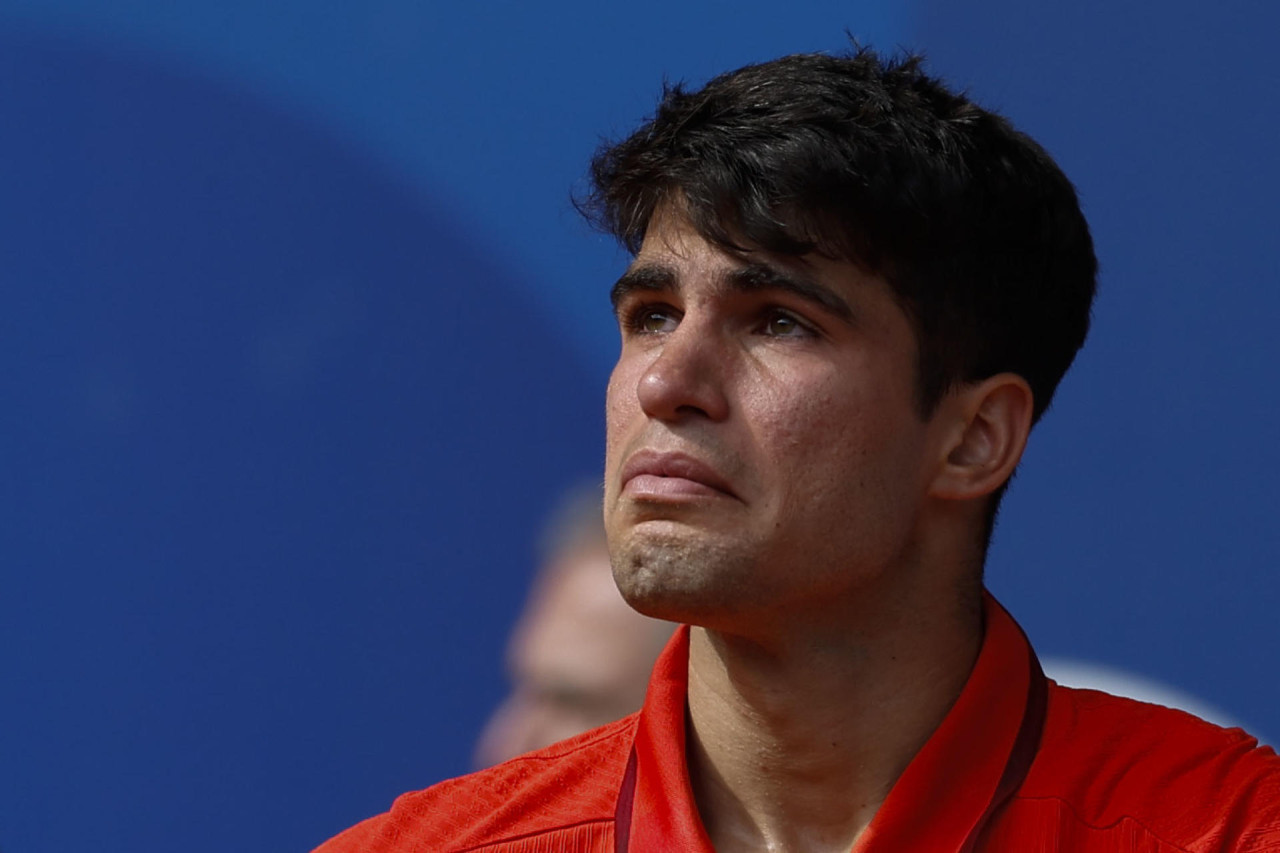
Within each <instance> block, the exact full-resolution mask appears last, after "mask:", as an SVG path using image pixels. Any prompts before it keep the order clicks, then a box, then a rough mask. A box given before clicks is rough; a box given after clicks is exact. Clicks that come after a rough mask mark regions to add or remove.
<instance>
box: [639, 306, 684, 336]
mask: <svg viewBox="0 0 1280 853" xmlns="http://www.w3.org/2000/svg"><path fill="white" fill-rule="evenodd" d="M675 325H676V321H675V318H674V317H672V316H671V314H670V313H669V312H666V311H655V310H649V311H644V312H642V313H641V314H640V316H639V317H637V318H636V328H638V329H639V330H640V331H642V332H645V333H648V334H655V333H658V332H669V331H671V330H672V329H674V328H675Z"/></svg>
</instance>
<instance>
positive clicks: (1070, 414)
mask: <svg viewBox="0 0 1280 853" xmlns="http://www.w3.org/2000/svg"><path fill="white" fill-rule="evenodd" d="M442 5H443V4H421V3H411V2H409V0H380V2H372V3H371V2H356V0H326V2H323V3H320V4H316V3H314V2H312V3H304V2H302V0H279V2H275V3H272V4H269V6H264V5H263V4H261V3H257V2H250V0H226V2H222V3H218V4H213V3H204V2H201V3H195V2H186V3H178V4H173V3H166V2H161V0H137V2H132V3H119V4H98V3H92V2H89V0H0V224H2V225H3V227H0V284H2V286H3V295H4V297H5V298H4V303H3V304H4V310H3V311H2V312H0V348H2V349H0V351H2V352H3V354H4V360H3V363H4V364H5V365H6V368H7V369H6V370H4V371H3V372H0V424H2V425H3V426H2V430H3V432H2V433H0V439H2V449H0V460H3V464H4V476H3V477H2V478H0V500H2V501H3V503H0V518H2V519H3V520H2V521H0V557H2V558H3V560H4V568H3V573H2V574H0V685H2V687H0V689H2V690H3V694H0V695H2V696H3V703H2V704H0V767H3V768H4V772H3V773H0V850H3V851H5V853H27V851H30V853H44V852H45V851H61V850H68V849H92V850H120V851H130V853H132V852H133V851H152V850H154V851H168V850H176V849H182V850H193V851H199V850H210V851H213V850H225V849H236V850H263V851H268V850H270V851H275V850H287V849H295V850H296V849H307V848H309V847H310V846H311V845H313V844H315V843H317V842H319V841H320V840H322V839H323V838H324V837H326V836H327V835H329V834H331V833H332V832H334V831H336V830H338V829H340V828H341V827H343V826H345V825H347V824H349V823H351V822H353V821H355V820H357V819H359V818H361V817H364V816H367V815H369V814H372V813H373V812H376V811H379V810H381V809H383V808H385V807H386V805H387V804H388V803H389V801H390V799H391V798H392V797H393V796H394V795H395V794H397V793H399V792H401V791H403V790H405V789H408V788H414V787H421V786H423V785H426V784H428V783H430V782H432V781H435V780H437V779H439V778H442V777H444V776H446V775H451V774H455V773H458V772H461V771H462V770H464V769H466V762H467V756H468V754H469V751H470V745H471V741H472V739H473V738H474V736H475V734H476V732H477V731H478V729H479V726H480V724H481V722H482V721H483V717H484V714H485V713H486V712H487V710H488V708H489V707H490V705H491V703H492V702H493V701H494V699H495V698H496V697H497V695H498V693H499V691H500V689H501V666H500V650H501V647H502V643H503V640H504V635H505V632H506V630H507V626H508V624H509V621H510V619H511V617H512V616H513V614H514V612H515V610H516V608H517V606H518V603H519V600H520V598H521V596H522V594H523V589H524V584H525V583H526V579H527V576H528V572H529V568H530V565H531V542H532V538H533V533H534V530H535V529H536V527H537V524H538V521H539V519H540V516H541V513H542V511H543V509H544V506H545V503H546V501H547V499H548V496H549V495H553V494H554V493H555V492H556V491H557V490H558V489H560V488H562V487H563V486H564V485H566V484H569V483H572V482H575V481H577V480H578V479H580V478H582V477H584V476H587V477H590V476H595V475H597V472H598V468H599V460H600V457H601V447H602V441H601V430H602V420H603V419H602V417H601V414H600V408H601V406H600V402H601V392H602V388H603V382H604V377H605V375H606V373H607V371H608V368H609V365H610V362H611V359H612V355H613V348H614V334H615V333H614V331H613V328H612V325H611V321H610V318H609V315H608V311H607V304H606V300H605V298H604V291H605V287H606V285H607V283H608V282H610V281H612V279H613V277H615V276H616V274H617V272H618V270H619V268H620V265H621V263H622V259H621V258H620V256H619V255H618V254H617V253H616V251H615V250H614V249H613V248H612V247H611V246H610V245H609V244H608V242H607V241H606V240H604V239H603V238H600V237H598V236H597V235H593V234H591V233H589V232H588V231H587V230H586V229H585V228H584V227H583V226H582V225H580V224H579V223H578V222H577V220H576V219H575V218H574V214H573V213H572V210H571V209H570V205H569V204H568V196H569V191H570V189H571V187H572V186H573V185H574V183H575V181H577V180H578V179H579V177H580V175H581V173H582V171H583V165H584V163H585V160H586V158H587V157H588V156H589V154H590V151H591V149H592V148H593V147H594V145H595V144H596V141H597V139H598V137H599V136H600V135H601V134H611V133H615V132H619V131H622V130H625V129H626V128H627V127H629V126H630V125H632V124H633V123H634V122H635V121H636V120H637V119H638V118H639V117H640V116H642V115H643V114H644V113H645V112H647V110H648V109H649V108H650V107H651V105H652V103H653V97H654V94H655V92H656V90H657V87H658V84H659V82H660V80H661V79H662V77H663V76H664V75H668V76H671V77H676V78H691V79H694V80H697V79H701V78H704V77H705V76H707V75H708V74H710V73H712V72H714V71H718V70H722V69H724V68H727V67H732V66H735V65H739V64H742V63H744V62H747V61H750V60H753V59H760V58H766V57H770V56H774V55H777V54H780V53H785V52H790V51H795V50H807V49H838V48H839V47H840V46H841V44H842V41H843V35H842V31H843V29H844V28H845V27H848V28H850V29H851V30H852V31H853V32H855V33H856V34H858V35H859V36H861V37H863V38H864V39H866V40H868V41H871V42H873V43H876V44H878V45H882V46H887V45H893V44H895V43H908V44H913V45H918V46H921V47H923V48H925V49H926V50H927V52H928V53H929V54H930V55H931V57H932V58H933V65H934V67H935V68H936V69H937V70H939V71H940V72H942V73H944V74H945V75H946V76H948V77H950V78H951V79H953V80H955V81H957V82H960V83H962V84H966V85H971V87H972V89H973V91H974V92H975V94H977V95H978V96H979V97H980V99H981V100H984V101H985V102H987V103H989V104H991V105H993V106H996V107H999V108H1003V109H1004V110H1006V111H1007V112H1008V113H1009V114H1010V115H1012V116H1013V117H1014V118H1015V120H1016V121H1017V122H1018V123H1019V124H1020V125H1021V126H1023V127H1024V128H1025V129H1027V130H1028V131H1030V132H1031V133H1033V134H1034V135H1036V136H1037V137H1038V138H1040V139H1041V140H1042V141H1043V142H1044V143H1045V144H1046V145H1047V146H1048V147H1049V149H1050V150H1051V151H1052V152H1053V153H1055V155H1057V156H1058V158H1059V159H1060V161H1061V162H1062V163H1063V165H1064V166H1065V167H1066V169H1067V170H1068V172H1069V173H1070V174H1071V175H1072V176H1073V177H1074V178H1075V180H1076V182H1077V184H1078V185H1079V187H1080V190H1081V193H1082V196H1083V199H1084V202H1085V205H1086V208H1087V212H1088V213H1089V215H1090V218H1091V221H1092V222H1093V224H1094V228H1095V232H1096V236H1097V241H1098V247H1099V252H1100V255H1101V258H1102V264H1103V282H1102V284H1103V292H1102V297H1101V300H1100V302H1099V305H1098V310H1097V317H1096V331H1095V335H1094V337H1093V339H1092V341H1091V343H1090V344H1089V346H1088V347H1087V348H1086V351H1085V353H1084V354H1083V356H1082V358H1081V360H1080V363H1079V364H1078V366H1077V369H1076V371H1075V372H1074V373H1073V374H1072V375H1071V376H1070V377H1069V378H1068V380H1067V382H1066V383H1065V385H1064V387H1063V389H1062V392H1061V397H1060V399H1059V401H1058V403H1057V404H1056V406H1055V410H1054V411H1053V412H1051V414H1050V415H1049V417H1048V418H1047V419H1046V421H1045V423H1044V424H1043V426H1042V427H1041V429H1040V430H1039V434H1038V435H1037V436H1036V437H1035V439H1034V441H1033V446H1032V449H1031V452H1030V453H1029V455H1028V458H1027V463H1026V465H1025V469H1024V471H1023V472H1022V474H1021V475H1020V477H1019V480H1018V482H1017V484H1016V485H1015V488H1014V490H1013V493H1012V495H1011V496H1010V499H1009V501H1008V502H1007V509H1006V511H1005V514H1004V520H1003V522H1002V525H1001V528H1000V531H999V533H998V537H997V545H996V548H995V551H994V553H993V556H992V567H991V582H992V585H993V587H994V588H995V590H996V592H997V594H999V595H1000V596H1001V597H1002V598H1003V599H1004V600H1005V601H1006V603H1007V604H1008V605H1009V606H1010V607H1011V608H1012V609H1013V610H1014V612H1015V613H1016V614H1017V615H1018V616H1019V617H1020V618H1021V620H1022V621H1023V623H1024V625H1025V627H1026V628H1027V629H1028V631H1029V632H1030V633H1031V635H1032V637H1033V638H1034V639H1035V640H1036V641H1037V642H1038V644H1039V645H1040V647H1041V649H1042V650H1043V651H1045V652H1047V653H1050V654H1057V655H1067V656H1074V657H1081V658H1087V659H1091V660H1096V661H1100V662H1105V663H1109V664H1112V665H1117V666H1122V667H1126V668H1129V669H1131V670H1136V671H1140V672H1143V673H1146V674H1148V675H1150V676H1153V677H1156V678H1158V679H1161V680H1163V681H1166V682H1168V683H1170V684H1173V685H1175V686H1177V687H1179V688H1182V689H1183V690H1187V691H1190V692H1192V693H1195V694H1198V695H1199V696H1201V697H1204V698H1206V699H1208V700H1209V701H1211V702H1212V703H1214V704H1216V705H1219V706H1221V707H1223V708H1224V709H1226V710H1227V711H1228V712H1229V713H1231V714H1232V715H1234V716H1235V717H1237V718H1239V719H1241V720H1244V721H1246V722H1248V723H1250V724H1252V725H1253V726H1255V727H1257V728H1260V729H1261V730H1263V731H1265V732H1277V731H1280V715H1277V712H1276V710H1275V709H1276V708H1277V707H1280V687H1278V686H1277V684H1276V681H1275V679H1274V678H1273V677H1272V674H1274V673H1275V672H1277V671H1280V648H1278V644H1277V632H1276V627H1275V619H1274V617H1273V615H1272V614H1273V613H1275V612H1276V610H1277V607H1278V606H1280V580H1278V579H1277V576H1276V566H1277V565H1280V533H1277V529H1276V525H1275V524H1274V523H1273V522H1272V520H1271V516H1272V514H1273V513H1274V511H1275V509H1276V507H1277V506H1280V500H1278V498H1280V486H1278V485H1277V481H1276V478H1275V476H1274V474H1273V472H1274V471H1275V470H1276V469H1277V467H1278V466H1277V462H1280V460H1278V459H1277V450H1276V447H1275V443H1274V439H1273V434H1274V432H1275V430H1274V426H1273V424H1274V422H1275V421H1276V417H1277V413H1278V412H1280V390H1278V388H1277V383H1276V382H1275V381H1274V379H1273V378H1272V375H1271V374H1272V372H1273V369H1274V365H1275V364H1276V362H1277V356H1280V344H1278V343H1277V342H1276V338H1275V336H1274V334H1272V327H1273V326H1274V324H1275V321H1276V319H1277V315H1278V314H1280V310H1278V309H1280V297H1277V295H1276V294H1277V289H1276V281H1277V277H1278V275H1277V273H1278V272H1280V271H1278V270H1277V264H1276V261H1275V255H1274V253H1273V251H1272V249H1271V246H1270V245H1269V242H1268V236H1269V234H1270V232H1271V231H1272V230H1274V223H1275V220H1276V198H1277V192H1278V191H1280V175H1278V173H1277V167H1276V165H1275V162H1274V160H1273V159H1272V155H1271V154H1270V151H1269V145H1270V141H1271V140H1272V139H1273V138H1275V135H1276V130H1277V124H1278V123H1280V122H1278V120H1277V117H1276V116H1277V107H1278V106H1280V105H1278V104H1277V103H1276V96H1275V95H1274V92H1276V91H1277V90H1278V87H1277V85H1276V84H1277V83H1280V80H1277V72H1276V70H1275V66H1274V65H1273V64H1271V63H1270V62H1269V61H1268V59H1267V57H1268V56H1269V53H1270V51H1271V50H1272V48H1273V42H1274V38H1273V34H1274V33H1275V32H1278V31H1280V29H1277V25H1280V11H1272V9H1271V7H1263V6H1262V5H1261V4H1256V5H1252V6H1245V5H1243V4H1237V5H1236V6H1234V7H1233V6H1232V5H1231V4H1227V5H1222V4H1217V5H1213V6H1212V7H1210V6H1208V5H1203V6H1202V5H1201V4H1197V3H1189V2H1177V3H1164V4H1155V3H1137V4H1127V5H1125V6H1124V8H1123V9H1120V8H1113V4H1103V3H1100V2H1094V0H1086V2H1081V3H1077V4H1074V5H1073V6H1072V8H1071V10H1069V11H1056V12H1053V11H1049V10H1047V9H1040V8H1038V7H1031V6H1029V5H1028V4H1015V3H1012V2H995V0H983V1H982V2H972V3H966V4H948V3H941V2H933V0H918V2H915V3H907V4H903V3H892V4H891V3H887V2H873V1H872V0H868V1H867V2H861V3H852V4H851V3H836V2H810V3H801V4H799V5H798V6H797V5H796V4H791V5H790V6H788V7H787V14H785V15H784V14H783V13H782V12H781V11H779V8H778V7H776V5H774V4H766V3H763V2H738V3H733V4H728V3H724V2H706V3H702V4H698V5H694V6H692V7H691V6H690V5H688V4H677V3H675V2H662V3H657V4H653V5H650V6H649V7H646V9H644V10H643V11H641V10H637V9H634V8H632V9H630V10H623V9H621V8H619V9H617V10H614V9H611V8H606V7H601V6H600V5H599V4H586V3H581V4H579V3H562V4H557V5H556V6H555V7H554V8H550V9H548V8H544V7H542V6H539V5H538V4H520V3H515V2H507V3H495V2H488V3H484V2H479V3H475V4H466V7H465V8H462V5H463V4H450V5H456V6H458V7H459V8H456V9H446V8H441V6H442Z"/></svg>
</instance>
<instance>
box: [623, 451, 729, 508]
mask: <svg viewBox="0 0 1280 853" xmlns="http://www.w3.org/2000/svg"><path fill="white" fill-rule="evenodd" d="M643 474H651V475H653V476H655V477H680V478H682V479H685V480H692V481H694V482H695V483H701V484H703V485H704V486H710V487H711V488H713V489H715V490H716V491H719V492H724V493H725V494H726V495H730V496H733V497H736V495H734V494H733V489H731V488H730V487H729V483H728V481H727V480H725V478H724V477H721V476H720V475H719V474H718V473H717V472H716V470H715V469H714V468H712V467H711V466H710V465H708V464H707V463H705V462H703V461H702V460H700V459H695V458H694V457H692V456H689V455H688V454H685V453H664V452H661V451H657V450H637V451H636V452H635V453H633V454H631V456H630V458H628V459H627V464H625V465H623V466H622V485H623V486H625V485H626V484H627V483H628V482H629V481H630V480H631V479H632V478H633V477H639V476H641V475H643Z"/></svg>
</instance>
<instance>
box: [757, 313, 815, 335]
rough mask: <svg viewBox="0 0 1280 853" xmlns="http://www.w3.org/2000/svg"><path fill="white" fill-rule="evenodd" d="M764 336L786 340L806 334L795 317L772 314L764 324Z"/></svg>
mask: <svg viewBox="0 0 1280 853" xmlns="http://www.w3.org/2000/svg"><path fill="white" fill-rule="evenodd" d="M764 330H765V334H768V335H773V336H775V337H780V338H786V337H792V336H795V335H803V334H805V333H806V329H805V328H804V326H802V325H800V322H799V321H798V320H796V318H795V317H791V316H789V315H787V314H774V315H773V316H772V317H770V318H769V319H768V321H767V322H766V323H765V327H764Z"/></svg>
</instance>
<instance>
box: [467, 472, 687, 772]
mask: <svg viewBox="0 0 1280 853" xmlns="http://www.w3.org/2000/svg"><path fill="white" fill-rule="evenodd" d="M600 502H601V491H600V487H599V486H598V485H587V486H581V487H578V488H576V489H573V490H571V491H569V492H568V493H566V494H565V496H564V497H562V498H561V500H560V504H559V506H558V508H557V509H556V510H555V511H554V512H553V513H552V516H551V518H550V520H549V522H548V524H547V525H546V528H545V529H544V531H543V535H542V539H541V542H540V543H539V558H540V559H539V568H538V571H537V574H536V575H535V577H534V579H533V582H532V584H531V585H530V589H529V595H528V598H527V599H526V600H525V604H524V608H523V610H522V611H521V613H520V616H519V618H518V619H517V620H516V624H515V627H514V628H513V629H512V632H511V638H510V640H509V641H508V644H507V670H508V674H509V679H510V681H511V690H510V692H509V693H508V694H507V696H506V698H505V699H503V701H502V703H501V704H500V705H499V706H498V707H497V709H496V710H495V711H494V712H493V715H492V716H491V717H490V718H489V722H488V723H487V724H486V725H485V728H484V731H483V732H482V733H481V735H480V739H479V741H478V742H477V744H476V749H475V754H474V756H473V762H474V764H475V766H476V767H477V768H482V767H489V766H491V765H494V764H499V763H501V762H503V761H506V760H507V759H509V758H514V757H516V756H517V755H521V754H523V753H525V752H530V751H532V750H535V749H540V748H542V747H544V746H549V745H550V744H552V743H555V742H556V741H559V740H563V739H565V738H568V737H572V736H573V735H576V734H579V733H581V732H584V731H587V730H588V729H592V728H595V727H596V726H600V725H604V724H605V723H608V722H612V721H613V720H616V719H618V718H620V717H625V716H626V715H627V714H630V713H632V712H633V711H638V710H639V709H640V705H641V704H642V703H643V701H644V692H645V686H646V685H647V683H648V679H649V672H650V670H651V669H652V668H653V663H654V661H655V660H656V659H657V657H658V653H659V652H661V651H662V647H663V645H664V644H665V643H666V641H667V639H668V638H669V637H670V636H671V631H672V629H673V627H674V626H673V625H672V624H671V623H669V622H663V621H661V620H658V619H651V618H650V617H648V616H641V615H640V614H639V613H637V612H636V611H634V610H632V609H631V608H630V607H629V606H628V605H627V603H626V602H625V601H624V600H623V598H622V595H621V594H620V593H619V592H618V587H617V586H616V585H615V584H614V582H613V575H612V571H611V568H610V564H609V550H608V545H607V542H606V541H605V533H604V525H603V521H602V520H601V505H600Z"/></svg>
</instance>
